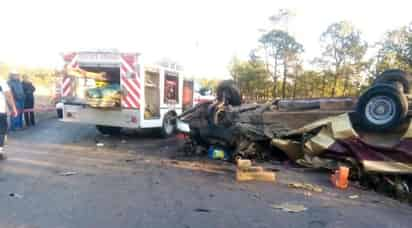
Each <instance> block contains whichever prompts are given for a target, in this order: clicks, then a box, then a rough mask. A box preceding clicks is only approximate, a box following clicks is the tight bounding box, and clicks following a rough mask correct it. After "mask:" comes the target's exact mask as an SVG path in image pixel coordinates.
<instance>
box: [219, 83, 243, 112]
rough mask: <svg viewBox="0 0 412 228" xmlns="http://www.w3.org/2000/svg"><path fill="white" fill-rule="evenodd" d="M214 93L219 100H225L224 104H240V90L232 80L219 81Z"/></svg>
mask: <svg viewBox="0 0 412 228" xmlns="http://www.w3.org/2000/svg"><path fill="white" fill-rule="evenodd" d="M216 93H217V100H218V101H220V102H225V103H226V104H229V105H232V106H239V105H241V104H242V98H241V96H240V91H239V89H238V88H237V87H236V85H235V82H234V81H233V80H224V81H222V82H221V83H219V85H218V86H217V89H216Z"/></svg>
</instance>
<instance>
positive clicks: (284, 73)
mask: <svg viewBox="0 0 412 228" xmlns="http://www.w3.org/2000/svg"><path fill="white" fill-rule="evenodd" d="M287 77H288V67H287V61H285V62H284V64H283V82H282V98H283V99H284V98H286V79H287Z"/></svg>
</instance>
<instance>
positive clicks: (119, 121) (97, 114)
mask: <svg viewBox="0 0 412 228" xmlns="http://www.w3.org/2000/svg"><path fill="white" fill-rule="evenodd" d="M62 120H63V122H74V123H84V124H92V125H103V126H113V127H124V128H132V129H134V128H139V127H140V122H139V120H140V110H133V109H96V108H91V107H88V106H86V105H71V104H65V105H64V107H63V119H62Z"/></svg>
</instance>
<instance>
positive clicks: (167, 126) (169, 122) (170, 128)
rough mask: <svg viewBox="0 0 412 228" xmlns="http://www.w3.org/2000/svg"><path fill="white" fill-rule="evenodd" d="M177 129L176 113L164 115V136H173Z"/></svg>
mask: <svg viewBox="0 0 412 228" xmlns="http://www.w3.org/2000/svg"><path fill="white" fill-rule="evenodd" d="M175 131H176V114H175V113H174V112H169V113H167V114H166V115H165V116H164V117H163V124H162V128H161V129H160V134H161V136H162V137H163V138H168V137H170V136H172V135H173V134H174V133H175Z"/></svg>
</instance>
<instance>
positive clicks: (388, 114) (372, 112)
mask: <svg viewBox="0 0 412 228" xmlns="http://www.w3.org/2000/svg"><path fill="white" fill-rule="evenodd" d="M365 115H366V118H367V119H368V120H369V121H370V122H372V123H373V124H376V125H384V124H387V123H389V122H391V121H392V120H393V119H394V118H395V115H396V104H395V101H394V100H393V99H391V98H390V97H387V96H377V97H374V98H372V99H371V100H369V101H368V103H367V104H366V108H365Z"/></svg>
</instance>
